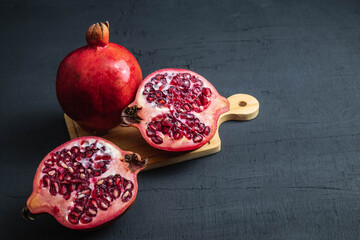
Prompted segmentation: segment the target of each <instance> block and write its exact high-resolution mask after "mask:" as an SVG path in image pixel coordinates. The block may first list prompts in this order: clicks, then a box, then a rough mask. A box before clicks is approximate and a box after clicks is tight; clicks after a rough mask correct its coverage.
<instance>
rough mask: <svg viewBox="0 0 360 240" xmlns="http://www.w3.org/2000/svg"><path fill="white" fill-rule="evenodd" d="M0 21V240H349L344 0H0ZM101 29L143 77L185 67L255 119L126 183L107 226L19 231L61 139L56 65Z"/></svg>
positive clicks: (352, 211) (353, 129) (352, 11)
mask: <svg viewBox="0 0 360 240" xmlns="http://www.w3.org/2000/svg"><path fill="white" fill-rule="evenodd" d="M0 19H1V23H2V24H1V30H2V31H1V32H2V37H1V38H0V46H1V55H0V68H1V87H0V114H1V115H0V116H1V117H0V160H1V161H0V166H1V168H0V169H1V171H0V224H1V225H0V226H1V227H0V239H2V240H3V239H6V240H7V239H36V240H40V239H49V238H51V239H61V240H63V239H90V240H95V239H102V240H110V239H116V240H117V239H127V240H130V239H156V240H169V239H171V240H173V239H206V240H217V239H225V240H228V239H265V240H268V239H271V240H275V239H276V240H277V239H284V240H289V239H301V240H303V239H306V240H308V239H314V240H315V239H316V240H328V239H331V240H332V239H336V240H338V239H346V240H347V239H360V230H359V229H360V210H359V209H360V201H359V199H360V104H359V103H360V94H359V93H360V81H359V79H360V31H359V26H360V2H359V1H358V0H303V1H297V0H241V1H239V0H226V1H218V0H216V1H215V0H208V1H205V0H204V1H202V0H196V1H194V0H191V1H190V0H159V1H143V0H123V1H95V0H86V1H85V0H77V1H61V2H60V1H44V0H32V1H25V0H11V1H10V0H2V1H0ZM106 20H108V21H109V22H110V41H111V42H115V43H118V44H121V45H122V46H124V47H125V48H126V49H128V50H129V51H130V52H131V53H133V55H134V56H135V57H136V59H137V60H138V62H139V64H140V66H141V69H142V73H143V76H147V75H148V74H150V73H152V72H154V71H155V70H157V69H161V68H167V67H177V68H185V69H190V70H192V71H195V72H197V73H199V74H200V75H202V76H204V77H205V78H206V79H208V80H209V81H210V82H211V83H212V84H213V85H214V86H215V87H216V89H217V90H218V92H219V93H220V94H221V95H222V96H231V95H233V94H236V93H248V94H250V95H252V96H255V97H256V99H258V101H259V102H260V104H261V109H260V113H259V115H258V116H257V117H256V119H254V120H253V121H243V122H238V121H229V122H226V123H224V124H222V125H221V126H220V129H219V134H220V138H221V151H220V152H218V153H217V154H213V155H209V156H206V157H202V158H199V159H196V160H194V161H187V162H183V163H181V164H174V165H171V166H166V167H161V168H157V169H153V170H151V171H145V172H142V173H140V174H139V175H138V183H139V192H138V195H137V199H136V201H135V203H134V204H133V206H132V207H131V209H130V210H129V211H128V212H127V213H126V214H125V215H124V216H123V217H122V218H121V219H119V220H118V221H116V222H114V223H112V224H111V225H108V226H106V227H104V228H102V229H98V230H96V231H91V232H77V231H70V230H67V229H65V228H63V227H62V226H61V225H60V224H58V223H57V222H56V221H55V220H54V218H52V217H51V216H48V215H41V216H39V217H37V219H36V221H35V222H27V221H24V219H22V218H21V217H20V211H21V209H22V207H23V206H24V204H25V202H26V199H27V197H28V196H29V195H30V193H31V191H32V179H33V177H34V173H35V171H36V169H37V166H38V164H39V163H40V161H41V160H42V158H43V157H44V156H45V155H46V154H47V153H48V152H49V151H51V150H52V149H53V148H55V147H56V146H58V145H60V144H61V143H63V142H65V141H67V140H68V139H69V134H68V131H67V127H66V124H65V122H64V115H63V111H62V109H61V107H60V106H59V104H58V102H57V98H56V91H55V80H56V73H57V68H58V66H59V63H60V62H61V61H62V59H63V58H64V57H65V56H66V55H67V54H68V53H70V52H71V51H72V50H74V49H76V48H78V47H81V46H83V45H85V44H86V42H85V31H86V30H87V28H88V27H89V26H90V25H91V24H93V23H95V22H98V21H106Z"/></svg>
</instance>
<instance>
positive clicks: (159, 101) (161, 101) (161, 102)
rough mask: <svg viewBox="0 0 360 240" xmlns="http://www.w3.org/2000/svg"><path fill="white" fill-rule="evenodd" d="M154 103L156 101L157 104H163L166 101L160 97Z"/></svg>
mask: <svg viewBox="0 0 360 240" xmlns="http://www.w3.org/2000/svg"><path fill="white" fill-rule="evenodd" d="M156 103H157V104H158V105H160V106H162V105H164V104H165V103H166V101H165V100H164V99H163V98H162V99H159V100H157V102H156Z"/></svg>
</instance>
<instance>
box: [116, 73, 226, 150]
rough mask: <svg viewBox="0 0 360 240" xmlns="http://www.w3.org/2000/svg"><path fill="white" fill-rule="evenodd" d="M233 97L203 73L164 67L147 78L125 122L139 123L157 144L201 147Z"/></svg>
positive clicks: (124, 115) (165, 147) (172, 147)
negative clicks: (218, 88) (209, 80)
mask: <svg viewBox="0 0 360 240" xmlns="http://www.w3.org/2000/svg"><path fill="white" fill-rule="evenodd" d="M229 106H230V104H229V101H228V100H227V99H226V98H225V97H222V96H220V95H219V93H218V92H217V91H216V89H215V88H214V86H213V85H211V84H210V83H209V82H208V81H207V80H206V79H205V78H204V77H202V76H200V75H199V74H197V73H195V72H192V71H189V70H185V69H174V68H169V69H162V70H159V71H156V72H154V73H152V74H150V75H149V76H147V77H146V78H145V80H144V81H143V82H142V83H141V85H140V87H139V89H138V91H137V94H136V99H135V101H134V102H133V103H131V104H130V105H129V106H128V107H127V108H126V109H125V110H124V111H123V113H122V122H123V124H122V125H123V126H130V125H131V126H135V127H137V128H138V129H139V130H140V132H141V134H142V136H143V137H144V138H145V140H146V141H147V142H148V143H149V144H150V145H152V146H153V147H156V148H159V149H163V150H167V151H187V150H193V149H196V148H199V147H201V146H202V145H204V144H205V143H207V142H208V141H209V140H210V139H211V138H212V137H213V136H214V134H215V132H216V129H217V121H218V119H219V116H220V115H221V114H222V113H224V112H227V111H229Z"/></svg>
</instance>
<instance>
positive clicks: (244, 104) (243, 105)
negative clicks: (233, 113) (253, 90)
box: [239, 101, 247, 107]
mask: <svg viewBox="0 0 360 240" xmlns="http://www.w3.org/2000/svg"><path fill="white" fill-rule="evenodd" d="M246 105H247V102H245V101H241V102H239V106H240V107H245V106H246Z"/></svg>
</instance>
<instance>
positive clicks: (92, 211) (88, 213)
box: [87, 200, 97, 217]
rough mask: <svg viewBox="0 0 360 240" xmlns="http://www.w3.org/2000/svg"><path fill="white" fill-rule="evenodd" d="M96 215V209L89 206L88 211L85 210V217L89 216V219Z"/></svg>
mask: <svg viewBox="0 0 360 240" xmlns="http://www.w3.org/2000/svg"><path fill="white" fill-rule="evenodd" d="M94 201H95V200H94ZM95 204H96V201H95ZM96 214H97V208H96V207H93V206H90V207H89V209H88V210H87V215H89V216H91V217H95V216H96Z"/></svg>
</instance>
